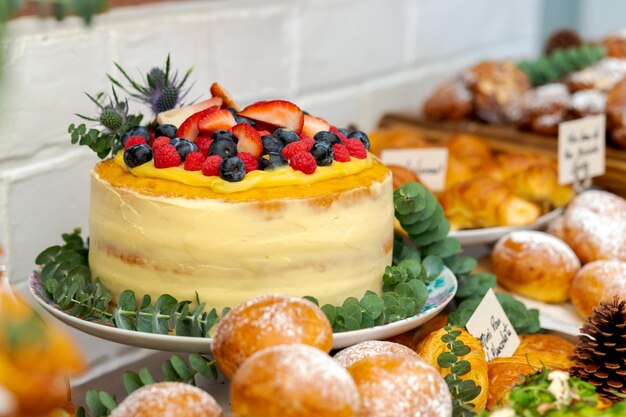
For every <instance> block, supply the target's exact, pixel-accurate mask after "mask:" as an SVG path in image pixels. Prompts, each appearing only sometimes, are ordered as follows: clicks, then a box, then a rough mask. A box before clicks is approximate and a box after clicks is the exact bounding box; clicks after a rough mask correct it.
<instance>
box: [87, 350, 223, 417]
mask: <svg viewBox="0 0 626 417" xmlns="http://www.w3.org/2000/svg"><path fill="white" fill-rule="evenodd" d="M161 371H162V372H163V379H162V381H167V382H183V383H186V384H190V385H196V384H197V383H198V379H200V378H198V377H201V378H204V379H206V380H208V381H212V380H216V379H218V377H219V373H218V371H217V367H216V365H215V360H213V359H211V358H208V357H206V356H203V355H199V354H197V353H193V354H190V355H189V356H188V357H187V360H185V359H183V358H182V357H181V356H179V355H173V356H172V357H171V358H170V359H167V360H166V361H165V362H163V364H162V365H161ZM122 382H123V384H124V389H125V390H126V393H127V394H129V395H130V394H132V393H133V392H134V391H136V390H137V389H139V388H141V387H143V386H146V385H151V384H154V383H156V382H159V379H158V378H155V377H154V376H153V375H152V373H151V372H150V370H149V369H148V368H141V369H140V370H139V372H133V371H127V372H125V373H124V376H123V378H122ZM85 403H86V404H87V408H88V409H89V413H87V410H85V409H84V408H82V407H81V408H79V409H78V411H77V413H76V416H77V417H87V416H90V417H106V416H108V415H109V414H110V413H111V412H112V411H113V410H114V409H115V408H117V406H118V400H117V398H116V397H115V396H114V395H111V394H109V393H108V392H106V391H98V390H89V391H87V394H86V397H85Z"/></svg>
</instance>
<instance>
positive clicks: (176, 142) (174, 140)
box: [170, 138, 187, 147]
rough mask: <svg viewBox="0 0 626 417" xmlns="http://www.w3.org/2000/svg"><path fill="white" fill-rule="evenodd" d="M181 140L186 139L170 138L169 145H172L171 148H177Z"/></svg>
mask: <svg viewBox="0 0 626 417" xmlns="http://www.w3.org/2000/svg"><path fill="white" fill-rule="evenodd" d="M182 140H187V139H183V138H171V139H170V145H172V146H173V147H177V146H178V144H179V143H180V142H181V141H182Z"/></svg>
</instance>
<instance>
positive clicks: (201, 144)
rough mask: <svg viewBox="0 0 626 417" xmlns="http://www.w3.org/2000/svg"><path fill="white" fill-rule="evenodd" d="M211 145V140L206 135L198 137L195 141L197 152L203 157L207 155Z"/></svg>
mask: <svg viewBox="0 0 626 417" xmlns="http://www.w3.org/2000/svg"><path fill="white" fill-rule="evenodd" d="M211 143H213V139H211V137H210V136H208V135H198V137H197V138H196V141H195V144H196V146H197V147H198V150H199V151H200V153H201V154H202V155H204V156H207V155H208V154H209V146H211Z"/></svg>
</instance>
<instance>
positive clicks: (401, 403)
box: [348, 355, 452, 417]
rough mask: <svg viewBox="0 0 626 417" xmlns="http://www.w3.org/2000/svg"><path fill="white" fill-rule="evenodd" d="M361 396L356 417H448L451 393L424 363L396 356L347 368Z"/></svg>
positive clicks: (363, 361) (366, 359)
mask: <svg viewBox="0 0 626 417" xmlns="http://www.w3.org/2000/svg"><path fill="white" fill-rule="evenodd" d="M348 372H350V375H352V378H353V379H354V382H355V383H356V386H357V388H358V390H359V394H360V396H361V409H360V410H359V413H358V416H359V417H414V416H428V417H449V416H450V415H451V414H452V402H451V400H450V392H449V391H448V386H447V385H446V382H445V381H444V379H443V378H442V377H441V376H440V375H439V374H438V373H437V371H436V370H435V369H434V368H433V367H432V366H430V365H428V364H427V363H425V362H424V361H422V360H420V359H415V358H407V357H400V356H397V355H380V356H371V357H367V358H365V359H361V360H360V361H358V362H356V363H354V364H353V365H352V366H350V367H349V368H348Z"/></svg>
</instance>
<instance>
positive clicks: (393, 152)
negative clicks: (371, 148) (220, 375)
mask: <svg viewBox="0 0 626 417" xmlns="http://www.w3.org/2000/svg"><path fill="white" fill-rule="evenodd" d="M380 159H381V160H382V161H383V163H384V164H389V165H400V166H403V167H405V168H409V169H411V170H413V171H414V172H415V173H416V174H417V176H418V177H419V179H420V181H422V182H423V183H424V184H425V185H426V186H427V187H428V188H430V189H431V190H433V191H443V190H444V188H445V186H446V169H447V167H448V149H446V148H424V149H421V148H407V149H385V150H383V151H382V152H381V154H380Z"/></svg>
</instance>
